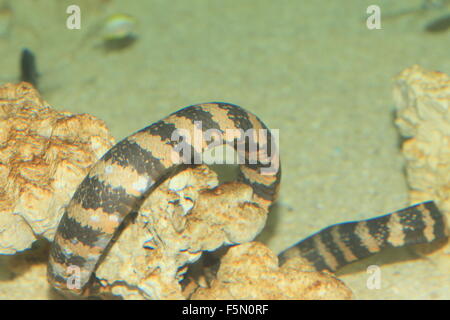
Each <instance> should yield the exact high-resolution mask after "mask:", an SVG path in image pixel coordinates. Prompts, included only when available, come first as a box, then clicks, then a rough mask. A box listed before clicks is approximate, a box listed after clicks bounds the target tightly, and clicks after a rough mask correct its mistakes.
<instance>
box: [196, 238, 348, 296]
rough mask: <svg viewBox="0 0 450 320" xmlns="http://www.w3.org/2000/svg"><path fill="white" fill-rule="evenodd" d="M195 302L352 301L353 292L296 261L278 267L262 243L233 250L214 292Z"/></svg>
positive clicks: (200, 292)
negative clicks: (245, 300) (259, 300)
mask: <svg viewBox="0 0 450 320" xmlns="http://www.w3.org/2000/svg"><path fill="white" fill-rule="evenodd" d="M191 298H192V299H270V300H273V299H302V300H308V299H314V300H316V299H351V298H352V292H351V291H350V289H348V288H347V287H346V286H345V285H344V283H343V282H341V281H340V280H338V279H337V278H335V277H334V276H332V275H331V274H327V273H322V272H317V271H315V270H314V269H312V268H311V267H310V266H305V265H303V264H302V262H301V260H300V259H297V258H293V259H291V260H289V261H288V262H286V263H285V264H284V265H283V266H282V267H278V259H277V256H276V255H275V254H274V253H273V252H272V251H271V250H270V249H269V248H267V247H266V246H264V245H263V244H261V243H258V242H249V243H246V244H241V245H238V246H235V247H232V248H230V249H229V250H228V252H227V253H226V255H225V256H224V257H223V258H222V260H221V265H220V268H219V271H218V273H217V278H216V279H215V280H213V281H212V284H211V288H199V289H198V290H197V291H196V292H195V293H194V294H193V295H192V296H191Z"/></svg>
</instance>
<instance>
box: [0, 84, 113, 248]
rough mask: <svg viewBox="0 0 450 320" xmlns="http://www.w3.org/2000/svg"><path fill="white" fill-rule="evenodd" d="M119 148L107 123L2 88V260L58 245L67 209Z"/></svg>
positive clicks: (23, 88) (23, 89) (19, 89)
mask: <svg viewBox="0 0 450 320" xmlns="http://www.w3.org/2000/svg"><path fill="white" fill-rule="evenodd" d="M113 143H114V140H113V138H112V137H111V135H110V134H109V133H108V130H107V128H106V126H105V124H104V123H103V121H101V120H98V119H96V118H95V117H93V116H91V115H88V114H81V115H74V114H72V113H69V112H58V111H56V110H54V109H52V108H51V107H50V106H49V105H48V104H47V102H45V101H44V100H43V99H42V98H41V97H40V95H39V93H38V92H37V91H36V90H35V89H34V88H33V87H32V86H31V85H29V84H28V83H25V82H22V83H19V84H6V85H4V86H2V87H0V254H13V253H15V252H17V251H21V250H24V249H26V248H29V247H30V246H31V244H32V243H33V242H34V241H35V240H36V239H37V238H38V237H46V238H48V239H50V240H52V239H53V235H54V232H55V230H56V227H57V225H58V222H59V218H60V217H61V214H62V209H63V206H64V205H66V204H67V203H68V202H69V200H70V198H71V197H72V194H73V192H74V191H75V189H76V187H77V186H78V184H79V183H80V182H81V180H82V179H83V178H84V176H85V175H86V173H87V171H88V170H89V168H90V166H91V165H92V164H93V163H94V162H96V160H97V159H98V158H99V157H100V156H101V155H102V154H103V153H104V152H106V151H107V150H108V149H109V148H111V147H112V145H113Z"/></svg>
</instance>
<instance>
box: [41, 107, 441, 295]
mask: <svg viewBox="0 0 450 320" xmlns="http://www.w3.org/2000/svg"><path fill="white" fill-rule="evenodd" d="M196 121H201V123H202V130H203V132H204V131H205V130H208V129H217V130H219V131H220V132H222V133H223V132H225V131H226V130H229V129H241V130H242V131H247V130H249V129H256V130H260V129H266V130H267V131H266V132H267V133H268V134H267V135H266V136H264V135H263V136H260V137H259V138H258V139H257V146H258V148H257V149H256V150H262V149H266V150H267V148H268V147H269V145H270V144H269V142H270V141H272V140H271V134H270V131H269V130H268V129H267V127H266V126H265V125H264V123H263V122H262V121H261V120H259V119H258V118H257V117H256V116H255V115H253V114H252V113H250V112H247V111H245V110H244V109H242V108H241V107H239V106H236V105H232V104H227V103H217V102H213V103H206V104H199V105H192V106H189V107H186V108H183V109H181V110H179V111H177V112H175V113H173V114H171V115H169V116H168V117H166V118H165V119H163V120H160V121H158V122H156V123H154V124H152V125H150V126H148V127H146V128H144V129H142V130H140V131H138V132H136V133H134V134H132V135H131V136H129V137H127V138H125V139H123V140H122V141H120V142H119V143H117V144H116V145H115V146H113V147H112V148H111V149H110V150H109V151H108V152H106V153H105V155H103V157H102V158H101V159H100V160H99V161H98V162H97V163H96V164H94V166H93V167H92V168H91V169H90V171H89V173H88V175H87V176H86V177H85V179H84V180H83V181H82V183H81V184H80V185H79V186H78V188H77V190H76V191H75V193H74V195H73V197H72V199H71V201H70V203H69V204H68V206H67V207H66V208H65V212H64V214H63V216H62V218H61V220H60V223H59V225H58V228H57V231H56V234H55V238H54V241H53V244H52V247H51V251H50V257H49V263H48V269H47V274H48V280H49V282H50V283H51V285H52V286H53V287H55V288H57V289H59V290H61V291H64V292H71V293H73V294H76V295H82V294H83V295H87V294H88V292H89V290H88V288H89V286H90V284H91V281H92V280H93V279H94V278H95V274H94V272H95V269H96V267H97V266H98V264H99V260H100V259H101V257H102V255H103V253H104V251H105V249H106V248H107V247H108V245H109V244H110V242H111V239H112V238H113V236H114V235H115V233H116V232H117V230H118V228H119V226H121V223H122V222H123V220H124V219H125V218H126V217H127V216H128V215H129V214H130V213H131V212H135V211H137V210H138V209H139V207H140V205H141V204H142V202H143V200H144V199H145V198H146V197H147V196H148V195H149V194H150V193H151V192H152V191H153V190H154V188H155V187H156V186H158V185H159V184H160V183H161V182H162V181H164V180H165V179H166V178H168V177H169V176H171V175H173V174H174V173H175V172H177V171H178V170H181V169H182V168H183V167H184V166H183V165H180V164H177V163H175V162H174V161H173V152H174V148H175V147H176V142H175V141H173V139H172V134H173V133H174V131H175V130H177V129H180V128H183V129H185V130H188V131H189V132H190V133H193V130H195V129H194V122H196ZM242 131H240V132H242ZM223 143H226V144H231V145H232V146H233V147H234V148H235V149H236V148H237V146H238V145H239V143H245V139H244V140H241V141H240V140H239V138H237V137H234V138H229V139H227V138H226V136H225V139H224V140H223ZM189 147H190V148H191V151H192V153H191V156H190V157H191V158H192V156H195V155H198V154H199V153H201V152H203V150H204V148H205V145H202V146H201V147H200V146H195V148H194V146H191V145H189ZM269 149H270V148H269ZM236 150H237V151H238V154H239V152H241V153H242V154H240V156H242V157H244V158H245V160H246V161H245V163H244V164H241V165H240V166H239V170H240V171H239V176H238V180H239V181H241V182H243V183H245V184H248V185H250V186H251V187H252V189H253V201H254V202H255V203H257V204H258V205H259V206H260V207H263V208H266V209H268V208H269V206H270V205H271V204H272V202H273V201H274V200H275V199H276V196H277V192H278V187H279V184H280V178H281V167H280V166H279V165H277V166H275V170H268V171H267V172H264V170H265V168H267V162H265V163H263V162H264V161H259V160H258V161H257V163H254V162H253V163H251V162H250V161H249V159H250V158H251V156H252V154H251V153H252V152H258V151H252V150H250V149H248V150H245V149H244V150H243V149H239V148H237V149H236ZM268 153H269V154H271V157H272V159H275V161H278V152H277V151H276V150H275V149H273V150H269V151H268ZM188 154H189V153H186V155H188ZM181 157H183V156H181ZM186 157H187V156H186ZM258 159H259V158H258ZM183 160H184V163H189V161H191V160H192V159H183ZM191 163H192V162H191ZM180 168H181V169H180ZM112 169H113V170H112ZM92 215H95V216H96V219H91V217H92ZM447 235H448V229H447V226H446V222H445V218H444V216H443V215H442V214H441V213H440V212H439V210H438V209H437V207H436V205H435V204H434V202H432V201H429V202H424V203H420V204H417V205H414V206H412V207H409V208H406V209H403V210H400V211H397V212H394V213H391V214H387V215H384V216H381V217H377V218H373V219H369V220H363V221H355V222H348V223H342V224H337V225H332V226H330V227H328V228H325V229H323V230H321V231H319V232H318V233H316V234H314V235H312V236H310V237H308V238H306V239H304V240H302V241H300V242H298V243H297V244H295V245H293V246H292V247H290V248H288V249H287V250H285V251H283V252H282V253H280V254H279V260H280V264H283V263H284V262H285V261H286V260H287V259H289V258H291V257H294V256H302V257H303V258H306V259H307V260H308V261H310V262H311V264H312V265H314V266H315V268H316V269H317V270H319V271H321V270H329V271H336V270H337V269H338V268H340V267H342V266H344V265H346V264H348V263H350V262H353V261H355V260H359V259H362V258H365V257H367V256H370V255H372V254H373V253H376V252H378V251H380V250H382V249H384V248H386V247H400V246H405V245H411V244H418V243H427V242H431V241H433V240H436V239H439V238H444V237H446V236H447ZM71 266H77V267H79V270H80V271H81V273H80V284H81V286H80V288H74V289H68V287H67V281H68V279H69V277H70V275H71V273H70V271H69V270H70V268H69V267H71Z"/></svg>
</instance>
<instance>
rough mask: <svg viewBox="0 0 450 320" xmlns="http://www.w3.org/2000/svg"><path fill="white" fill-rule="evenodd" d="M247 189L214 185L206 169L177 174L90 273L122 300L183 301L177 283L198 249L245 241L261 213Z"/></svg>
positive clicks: (254, 231)
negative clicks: (93, 271) (96, 268)
mask: <svg viewBox="0 0 450 320" xmlns="http://www.w3.org/2000/svg"><path fill="white" fill-rule="evenodd" d="M252 193H253V191H252V188H251V187H249V186H248V185H245V184H242V183H238V182H229V183H225V184H221V185H220V186H218V179H217V174H216V173H215V172H214V171H212V170H210V169H209V168H208V167H207V166H199V167H196V168H190V169H188V170H185V171H182V172H180V173H178V174H177V175H176V176H174V177H173V178H171V179H169V180H167V181H165V182H164V183H163V184H161V186H159V187H158V188H157V189H156V190H155V191H154V192H152V193H151V194H150V196H149V197H148V198H147V199H146V200H145V202H144V204H143V205H142V207H141V209H140V210H139V213H138V215H137V216H136V218H135V220H134V221H132V222H131V223H129V225H128V226H127V228H125V230H124V231H123V232H122V234H121V235H120V237H119V238H118V240H117V242H116V243H115V244H114V246H113V247H112V249H111V251H110V253H109V254H108V255H107V257H106V258H105V260H104V262H103V263H102V264H101V265H100V267H99V269H98V270H97V272H96V275H97V278H99V279H101V280H102V282H103V283H104V284H105V285H107V286H109V288H110V290H111V292H112V293H113V294H114V295H120V296H122V297H123V298H126V299H185V298H186V297H185V296H184V295H183V292H182V287H181V284H180V281H181V280H182V278H183V275H184V273H185V272H186V270H187V267H188V265H189V264H192V263H193V262H195V261H196V260H198V259H199V258H200V256H201V254H202V252H203V251H213V250H215V249H217V248H219V247H221V246H222V245H227V244H237V243H244V242H248V241H251V240H252V239H253V238H254V237H256V235H258V234H259V232H260V231H261V230H262V228H263V227H264V224H265V222H266V218H267V211H266V210H264V209H262V208H260V207H259V206H258V205H256V204H255V203H253V202H252Z"/></svg>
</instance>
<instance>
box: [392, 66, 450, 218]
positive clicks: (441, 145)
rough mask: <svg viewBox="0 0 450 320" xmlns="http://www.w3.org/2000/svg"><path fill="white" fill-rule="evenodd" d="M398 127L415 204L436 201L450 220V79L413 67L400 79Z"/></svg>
mask: <svg viewBox="0 0 450 320" xmlns="http://www.w3.org/2000/svg"><path fill="white" fill-rule="evenodd" d="M394 98H395V102H396V106H397V119H396V124H397V126H398V127H399V129H400V132H401V134H402V135H403V136H404V137H405V138H408V140H406V141H405V142H404V144H403V153H404V155H405V158H406V170H407V176H408V183H409V186H410V188H411V192H410V198H411V203H417V202H422V201H426V200H435V201H436V202H437V204H438V206H439V208H440V209H441V210H442V211H443V212H445V213H446V214H447V217H449V218H450V78H449V76H448V75H446V74H444V73H441V72H432V71H427V70H424V69H423V68H421V67H419V66H417V65H416V66H412V67H411V68H408V69H406V70H404V71H403V72H402V73H401V74H400V75H398V76H397V78H396V83H395V88H394Z"/></svg>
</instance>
